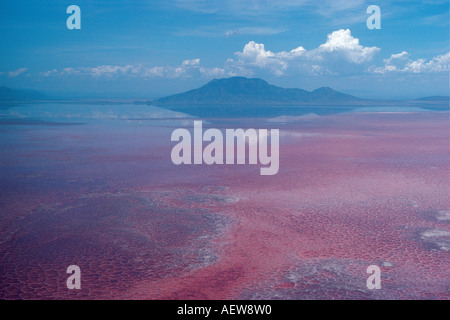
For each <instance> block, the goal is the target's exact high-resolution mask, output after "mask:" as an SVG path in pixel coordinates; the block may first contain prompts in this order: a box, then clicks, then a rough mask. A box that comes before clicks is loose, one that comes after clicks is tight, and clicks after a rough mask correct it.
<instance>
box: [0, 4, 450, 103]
mask: <svg viewBox="0 0 450 320" xmlns="http://www.w3.org/2000/svg"><path fill="white" fill-rule="evenodd" d="M72 4H76V5H78V6H79V7H80V8H81V29H80V30H69V29H67V27H66V20H67V18H68V17H69V14H67V13H66V9H67V7H68V6H69V5H72ZM371 4H376V5H378V6H379V7H380V9H381V29H379V30H376V29H375V30H370V29H368V28H367V26H366V20H367V18H368V17H369V16H370V14H368V13H366V9H367V7H368V6H369V5H371ZM0 14H1V19H0V24H1V31H0V37H1V42H2V50H1V53H0V55H1V59H0V85H1V86H8V87H12V88H30V89H37V90H41V91H44V92H47V93H50V94H54V95H59V96H70V97H97V98H100V97H102V98H103V97H104V98H136V99H138V98H139V99H142V98H154V97H158V96H163V95H167V94H171V93H176V92H181V91H185V90H188V89H192V88H196V87H198V86H201V85H203V84H205V83H206V82H208V81H209V80H211V79H213V78H222V77H229V76H234V75H241V76H248V77H261V78H263V79H265V80H267V81H269V82H270V83H273V84H276V85H280V86H283V87H297V88H302V89H306V90H313V89H316V88H318V87H322V86H330V87H332V88H334V89H337V90H340V91H343V92H346V93H351V94H354V95H357V96H361V97H369V98H412V97H419V96H429V95H448V94H449V64H450V52H449V2H448V0H444V1H441V0H426V1H371V2H368V1H364V0H347V1H343V0H338V1H328V0H324V1H312V0H285V1H279V0H272V1H266V0H253V1H238V0H224V1H218V0H165V1H143V0H141V1H139V0H136V1H116V0H109V1H93V0H92V1H89V0H84V1H80V0H78V1H74V2H72V1H62V0H51V1H50V0H48V1H47V0H46V1H39V0H33V1H18V0H15V1H13V0H2V1H1V3H0Z"/></svg>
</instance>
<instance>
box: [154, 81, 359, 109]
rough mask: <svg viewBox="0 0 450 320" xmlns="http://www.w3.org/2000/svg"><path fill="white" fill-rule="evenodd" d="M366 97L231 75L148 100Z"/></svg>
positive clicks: (331, 101)
mask: <svg viewBox="0 0 450 320" xmlns="http://www.w3.org/2000/svg"><path fill="white" fill-rule="evenodd" d="M361 101H363V99H360V98H357V97H354V96H351V95H348V94H344V93H342V92H338V91H336V90H333V89H331V88H328V87H323V88H319V89H317V90H314V91H312V92H309V91H306V90H302V89H285V88H281V87H277V86H274V85H271V84H269V83H267V82H266V81H264V80H262V79H258V78H254V79H249V78H245V77H232V78H224V79H214V80H212V81H210V82H208V83H207V84H206V85H204V86H202V87H200V88H198V89H194V90H190V91H187V92H184V93H179V94H174V95H171V96H168V97H164V98H160V99H157V100H154V101H149V104H152V105H156V106H169V107H170V106H173V107H175V106H180V105H246V106H252V105H278V106H282V105H284V106H288V105H292V106H295V105H346V104H352V103H355V102H361Z"/></svg>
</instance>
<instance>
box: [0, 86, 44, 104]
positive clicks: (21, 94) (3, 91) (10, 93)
mask: <svg viewBox="0 0 450 320" xmlns="http://www.w3.org/2000/svg"><path fill="white" fill-rule="evenodd" d="M45 98H46V95H45V94H43V93H41V92H39V91H35V90H23V89H11V88H7V87H0V101H29V100H41V99H45Z"/></svg>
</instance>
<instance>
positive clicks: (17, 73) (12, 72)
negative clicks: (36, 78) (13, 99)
mask: <svg viewBox="0 0 450 320" xmlns="http://www.w3.org/2000/svg"><path fill="white" fill-rule="evenodd" d="M27 70H28V69H27V68H19V69H17V70H14V71H9V72H8V76H10V77H17V76H18V75H20V74H22V73H24V72H26V71H27Z"/></svg>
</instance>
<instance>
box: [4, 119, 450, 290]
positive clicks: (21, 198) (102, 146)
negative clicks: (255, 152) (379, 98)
mask: <svg viewBox="0 0 450 320" xmlns="http://www.w3.org/2000/svg"><path fill="white" fill-rule="evenodd" d="M258 121H259V122H260V123H258V125H259V127H264V126H268V127H273V126H274V125H276V124H274V123H273V122H272V123H267V122H264V121H265V120H258ZM237 123H238V124H239V127H242V126H245V125H247V126H249V127H255V123H254V122H252V121H250V120H243V119H240V120H239V121H238V122H237ZM250 123H251V124H250ZM223 125H225V126H229V125H230V124H229V123H225V124H223ZM220 126H221V124H220V121H219V122H218V123H217V127H218V128H220ZM279 127H280V135H281V138H280V143H281V145H280V170H279V172H278V174H276V175H274V176H260V175H259V167H258V168H257V167H254V166H253V167H252V166H247V165H230V166H214V165H213V166H206V165H197V166H175V165H173V164H172V162H171V160H170V149H171V145H170V128H165V127H164V128H163V127H161V128H157V129H155V128H150V127H145V126H139V127H136V128H134V127H132V126H129V127H126V129H116V128H101V127H94V126H92V128H89V127H88V128H86V127H83V129H81V127H80V126H59V127H49V128H46V127H45V126H40V127H39V128H34V127H32V126H31V127H27V130H23V131H22V129H23V128H21V127H20V126H8V128H3V129H2V130H4V131H6V132H7V134H9V135H10V136H15V137H16V138H15V143H14V144H13V145H11V144H8V143H7V142H5V141H3V142H1V143H0V148H1V152H2V157H3V159H2V162H1V163H0V170H1V174H2V182H1V184H0V190H1V193H0V205H1V212H2V215H1V217H0V221H1V223H0V228H1V236H0V299H130V298H133V299H450V292H449V290H448V288H449V287H450V278H449V270H450V260H449V252H448V251H449V247H450V244H449V243H450V225H449V220H448V212H449V210H450V203H449V189H448V187H449V186H448V181H449V179H448V178H449V177H448V172H449V171H448V170H449V162H448V160H449V159H448V146H449V135H448V114H446V113H438V112H430V113H420V114H418V113H398V114H380V113H346V114H339V115H329V116H321V117H315V118H313V119H308V120H307V121H297V122H290V123H284V124H279ZM99 128H101V129H102V130H99ZM19 132H20V134H19ZM72 264H75V265H78V266H79V267H80V269H81V289H80V290H68V289H67V287H66V285H65V281H66V279H67V277H68V275H67V274H66V268H67V267H68V266H69V265H72ZM370 265H378V266H379V267H380V268H381V281H382V284H381V286H382V287H381V289H380V290H369V289H368V288H367V287H366V280H367V278H368V276H369V274H367V273H366V270H367V267H368V266H370Z"/></svg>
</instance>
